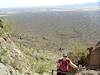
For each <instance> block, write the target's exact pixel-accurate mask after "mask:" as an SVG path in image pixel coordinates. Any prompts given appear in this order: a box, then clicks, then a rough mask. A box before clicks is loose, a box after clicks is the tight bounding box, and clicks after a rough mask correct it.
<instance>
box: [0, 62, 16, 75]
mask: <svg viewBox="0 0 100 75" xmlns="http://www.w3.org/2000/svg"><path fill="white" fill-rule="evenodd" d="M0 75H17V73H16V71H15V70H14V69H13V68H12V67H11V66H6V65H4V64H2V63H0Z"/></svg>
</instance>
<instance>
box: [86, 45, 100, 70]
mask: <svg viewBox="0 0 100 75" xmlns="http://www.w3.org/2000/svg"><path fill="white" fill-rule="evenodd" d="M87 66H88V67H90V69H95V70H96V69H100V45H99V46H97V47H96V48H94V49H92V50H91V52H90V54H89V55H88V56H87Z"/></svg>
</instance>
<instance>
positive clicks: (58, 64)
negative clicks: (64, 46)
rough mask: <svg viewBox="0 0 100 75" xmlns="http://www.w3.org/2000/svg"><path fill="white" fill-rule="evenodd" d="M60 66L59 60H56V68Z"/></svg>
mask: <svg viewBox="0 0 100 75" xmlns="http://www.w3.org/2000/svg"><path fill="white" fill-rule="evenodd" d="M59 67H60V60H58V61H57V69H58V68H59Z"/></svg>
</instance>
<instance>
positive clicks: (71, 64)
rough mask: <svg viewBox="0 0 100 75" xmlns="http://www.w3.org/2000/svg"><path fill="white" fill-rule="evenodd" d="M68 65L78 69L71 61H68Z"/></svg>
mask: <svg viewBox="0 0 100 75" xmlns="http://www.w3.org/2000/svg"><path fill="white" fill-rule="evenodd" d="M69 65H70V66H71V67H73V68H75V69H78V66H76V65H75V64H74V63H73V62H72V61H70V63H69Z"/></svg>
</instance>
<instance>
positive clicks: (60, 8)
mask: <svg viewBox="0 0 100 75" xmlns="http://www.w3.org/2000/svg"><path fill="white" fill-rule="evenodd" d="M76 10H78V11H79V10H100V2H98V3H87V4H75V5H62V6H48V7H33V8H32V7H30V8H0V14H14V13H22V12H26V13H27V12H40V11H41V12H44V11H76Z"/></svg>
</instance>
